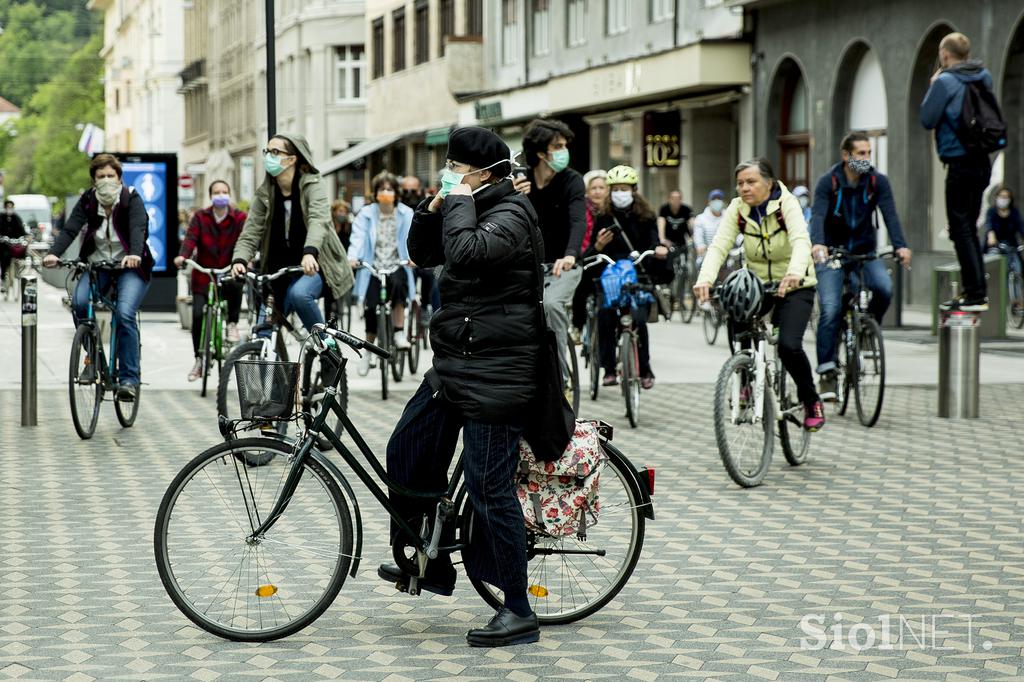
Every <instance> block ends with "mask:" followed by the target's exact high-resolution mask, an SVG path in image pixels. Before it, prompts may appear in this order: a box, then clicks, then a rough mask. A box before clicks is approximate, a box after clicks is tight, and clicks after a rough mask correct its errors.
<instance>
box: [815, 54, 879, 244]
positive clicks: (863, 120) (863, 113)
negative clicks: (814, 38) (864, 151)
mask: <svg viewBox="0 0 1024 682" xmlns="http://www.w3.org/2000/svg"><path fill="white" fill-rule="evenodd" d="M833 101H834V104H833V107H832V111H833V131H832V133H833V134H832V142H833V144H832V147H833V149H834V152H833V153H834V154H836V155H838V154H839V145H840V143H841V141H842V139H843V136H844V135H845V134H846V133H847V131H850V130H857V131H860V132H862V133H866V134H867V135H868V136H869V137H870V138H871V157H872V163H873V164H874V166H875V168H877V169H878V170H879V171H881V172H882V173H886V174H888V172H889V134H888V133H889V102H888V97H887V95H886V88H885V79H884V77H883V75H882V65H881V62H879V60H878V54H877V53H876V52H875V51H874V50H872V49H871V47H870V46H869V45H868V44H867V43H864V42H863V41H858V42H856V43H854V44H853V45H851V46H850V48H849V49H848V50H847V51H846V54H845V55H844V56H843V59H842V62H841V65H840V67H839V71H838V75H837V78H836V91H835V96H834V100H833ZM830 151H833V150H830ZM878 218H879V220H878V223H879V225H878V227H879V234H878V239H879V242H878V243H879V245H880V246H884V245H886V244H888V240H889V235H888V231H887V230H886V229H885V223H884V221H883V220H882V218H881V215H879V216H878Z"/></svg>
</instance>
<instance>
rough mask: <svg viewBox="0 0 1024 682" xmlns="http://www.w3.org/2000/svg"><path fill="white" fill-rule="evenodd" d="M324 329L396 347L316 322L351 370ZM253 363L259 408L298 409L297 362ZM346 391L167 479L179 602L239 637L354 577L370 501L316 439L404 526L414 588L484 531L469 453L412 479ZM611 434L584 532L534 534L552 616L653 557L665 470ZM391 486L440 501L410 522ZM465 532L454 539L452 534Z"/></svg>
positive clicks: (531, 556) (538, 595)
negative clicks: (398, 468)
mask: <svg viewBox="0 0 1024 682" xmlns="http://www.w3.org/2000/svg"><path fill="white" fill-rule="evenodd" d="M322 334H323V335H328V336H330V337H331V338H333V339H336V340H337V341H339V342H341V343H343V344H346V345H348V346H349V347H350V348H352V349H353V350H355V351H357V352H358V351H363V352H367V351H368V352H371V353H373V354H374V355H376V356H377V357H378V358H380V359H381V360H384V361H386V360H389V359H390V358H389V356H388V353H387V351H385V350H384V349H382V348H379V347H377V346H374V345H373V344H370V343H368V342H366V341H363V340H362V339H358V338H356V337H354V336H352V335H351V334H348V333H347V332H343V331H339V330H335V329H331V328H328V327H326V326H323V325H315V326H314V328H313V330H312V334H311V336H310V344H311V348H312V349H314V351H315V353H317V354H319V355H320V356H321V357H324V356H326V357H327V358H329V360H330V361H331V362H332V363H335V365H336V366H337V367H338V368H339V369H338V372H339V373H343V372H344V365H345V362H346V361H345V359H344V358H343V357H342V356H341V354H340V353H339V352H338V351H337V350H336V349H334V348H329V347H328V346H327V344H326V343H325V342H324V340H323V339H321V335H322ZM252 369H253V370H255V372H254V374H253V375H252V377H251V381H247V386H249V387H251V388H252V389H253V393H252V394H248V395H247V401H246V402H248V403H249V405H250V408H249V409H248V410H247V413H248V414H249V415H250V417H251V418H252V419H255V420H256V421H259V415H260V414H261V410H260V407H261V406H264V407H266V408H267V409H266V411H267V412H270V413H272V414H273V416H274V418H277V417H280V416H281V413H280V412H275V410H282V409H283V410H285V411H287V409H288V404H289V401H288V394H289V391H290V390H293V389H294V386H292V387H289V386H288V381H289V378H290V377H293V376H294V375H295V372H294V370H293V369H289V368H281V369H282V370H284V371H279V370H278V368H269V367H263V368H260V367H253V368H252ZM339 376H340V374H339ZM333 378H334V379H338V377H333ZM275 379H276V380H275ZM291 381H292V383H294V380H293V379H292V380H291ZM261 389H264V392H262V393H261ZM337 394H338V387H337V385H336V384H335V383H334V382H332V385H330V386H329V388H328V389H327V391H326V394H325V397H324V400H323V401H322V403H321V405H320V410H319V412H318V413H317V414H316V415H315V416H312V417H311V420H310V425H309V428H308V430H307V431H306V432H305V433H303V434H302V436H301V437H300V438H298V439H295V440H290V439H286V438H247V439H241V440H235V441H228V442H224V443H221V444H219V445H216V446H214V447H212V448H210V449H208V450H206V451H205V452H203V453H201V454H199V455H198V456H196V457H195V458H194V459H193V460H192V461H191V462H189V463H188V464H186V465H185V467H184V468H183V469H182V470H181V471H180V472H179V473H178V475H177V476H175V478H174V480H173V481H172V483H171V484H170V486H169V487H168V488H167V491H166V493H165V494H164V496H163V499H162V501H161V503H160V508H159V511H158V512H157V517H156V525H155V528H154V536H153V541H154V550H155V558H156V565H157V570H158V572H159V574H160V578H161V580H162V582H163V585H164V587H165V589H166V590H167V594H168V595H169V596H170V598H171V600H172V601H173V602H174V604H175V605H176V606H177V607H178V609H179V610H181V612H182V613H183V614H185V616H187V617H188V618H189V619H190V620H191V621H192V622H194V623H195V624H196V625H198V626H199V627H201V628H202V629H204V630H206V631H207V632H210V633H213V634H215V635H217V636H219V637H224V638H227V639H232V640H239V641H259V642H262V641H269V640H273V639H278V638H281V637H286V636H288V635H290V634H292V633H295V632H298V631H299V630H301V629H302V628H304V627H306V626H307V625H309V624H310V623H312V622H313V621H315V620H316V619H317V618H318V617H319V616H320V615H321V614H322V613H323V612H324V611H325V610H326V609H327V608H328V607H329V606H330V605H331V603H332V602H333V601H334V598H335V597H336V596H337V594H338V592H339V591H340V590H341V588H342V585H343V584H344V582H345V578H346V576H348V575H351V576H355V574H356V570H357V569H358V567H359V564H360V562H361V561H362V560H363V558H364V557H363V556H362V551H363V528H362V516H361V513H360V509H359V504H358V502H357V499H356V496H355V491H354V490H353V488H352V486H351V485H350V484H349V482H348V479H347V478H346V477H345V475H344V474H343V473H342V471H341V469H339V468H338V466H336V465H335V463H334V462H332V461H331V460H330V459H329V458H328V457H327V456H326V455H324V454H323V453H322V452H320V451H318V450H317V449H316V447H315V445H316V442H317V440H318V439H319V438H326V439H327V440H329V441H330V442H331V443H332V444H333V446H334V448H335V449H336V450H337V452H338V454H339V456H340V457H341V459H343V460H344V462H345V463H346V464H347V465H348V466H349V467H350V468H351V470H352V472H353V473H355V475H356V477H357V478H358V479H359V480H360V481H361V482H362V483H363V485H365V486H366V487H367V489H368V490H369V491H370V493H371V494H372V495H373V497H374V498H375V499H376V501H377V502H378V504H380V505H381V507H383V508H384V510H385V511H387V513H388V515H389V516H390V517H391V519H393V520H394V522H395V523H396V524H397V526H398V527H399V528H400V529H401V531H400V532H399V533H397V534H396V540H395V541H394V543H393V544H392V554H393V555H394V559H395V561H396V562H397V563H398V565H399V567H401V568H402V570H403V571H404V572H405V573H407V574H408V575H410V576H416V577H415V578H410V580H409V583H408V587H407V591H408V592H409V593H410V594H418V593H419V582H418V581H419V579H420V577H422V576H423V575H425V571H426V567H427V564H428V563H429V561H430V560H432V559H435V558H437V557H438V556H439V555H441V554H451V553H453V552H458V551H461V550H462V549H463V548H464V547H466V546H467V544H468V543H470V542H472V538H473V525H474V520H473V512H472V507H471V505H470V504H469V501H468V498H467V494H466V488H465V485H464V484H463V482H462V474H463V468H462V460H461V458H460V459H459V460H458V461H457V462H456V464H455V468H454V471H453V474H452V477H451V481H450V483H449V485H448V487H447V489H446V490H439V491H434V492H429V493H423V492H417V491H413V490H410V489H407V488H404V487H403V486H401V485H399V484H397V483H396V482H395V481H393V480H392V479H391V478H390V477H389V476H388V474H387V471H385V469H384V467H383V466H382V465H381V463H380V461H379V460H378V459H377V457H376V456H375V455H374V453H373V451H372V450H371V449H370V447H369V446H368V445H367V444H366V441H365V440H364V439H363V437H362V436H361V435H360V434H359V432H358V430H357V429H356V427H355V425H354V424H353V423H352V421H351V419H350V418H349V415H348V414H347V412H346V411H345V410H344V408H343V407H342V406H341V405H339V404H338V402H337V399H336V398H337ZM240 398H241V395H240ZM332 416H333V417H335V418H336V419H337V421H338V422H339V423H340V425H341V429H342V430H343V432H344V433H346V434H348V436H349V438H350V439H351V442H353V443H354V444H355V446H356V449H357V450H358V452H359V453H360V454H361V455H362V456H363V459H365V461H366V463H367V464H368V465H369V468H367V467H366V466H364V464H363V463H362V462H361V461H360V458H359V457H357V456H356V454H354V453H353V452H352V451H350V450H349V448H348V447H347V446H346V445H345V443H344V442H343V441H342V440H341V438H340V432H336V431H334V430H332V429H330V428H328V426H327V422H328V419H330V418H331V417H332ZM600 434H601V448H602V450H603V452H604V454H605V455H606V458H602V463H601V465H600V468H599V472H600V476H601V478H600V517H599V518H597V517H596V516H595V517H594V518H593V519H591V518H588V519H587V522H586V524H585V531H583V530H580V531H578V532H576V533H575V534H572V535H569V536H564V537H555V536H552V535H548V534H546V533H543V532H534V531H529V532H528V534H527V556H528V560H529V568H528V576H529V577H528V580H529V594H530V595H531V599H532V602H533V604H532V605H533V608H534V610H535V611H536V613H537V615H538V618H539V619H540V621H541V623H544V624H556V623H568V622H572V621H575V620H578V619H580V618H584V617H586V616H588V615H590V614H592V613H594V612H596V611H597V610H598V609H600V608H601V607H602V606H604V605H605V604H607V603H608V602H609V601H610V600H611V599H612V598H613V597H614V596H615V595H616V594H618V592H619V590H621V589H622V586H623V585H625V583H626V581H627V580H629V577H630V575H631V574H632V572H633V569H634V567H635V566H636V563H637V560H638V559H639V557H640V552H641V549H642V547H643V540H644V529H645V522H646V520H647V519H653V518H654V512H653V506H652V502H651V491H652V489H653V481H654V474H653V470H647V469H644V470H638V469H636V468H635V467H634V466H633V465H632V464H630V462H629V461H628V460H627V459H626V457H625V456H624V455H623V454H622V453H621V452H619V450H618V449H616V448H615V447H614V446H613V445H612V444H611V442H610V441H611V436H612V434H611V430H610V428H609V427H607V426H606V425H601V428H600ZM346 440H349V439H348V438H347V439H346ZM251 456H256V457H259V458H266V459H268V460H269V461H268V463H267V465H266V466H263V467H260V468H250V467H247V466H245V460H246V459H247V458H248V457H251ZM378 481H381V482H382V483H383V486H382V485H381V484H380V483H378ZM389 491H391V492H394V493H397V494H399V495H402V496H406V497H417V498H421V499H429V500H431V501H432V502H433V503H434V504H436V511H435V513H434V514H433V516H432V517H431V516H428V515H424V516H423V517H422V518H421V519H417V520H416V521H415V522H413V523H410V522H409V521H407V520H406V519H405V518H403V516H402V514H401V513H400V512H399V511H398V510H396V509H395V507H394V506H393V505H392V504H391V501H390V500H389V498H388V492H389ZM446 529H447V530H448V531H449V533H447V534H446V533H445V530H446ZM451 531H454V534H453V533H451ZM385 532H386V531H385ZM453 535H454V537H456V540H455V541H454V543H453V544H445V543H444V542H442V538H443V537H452V536H453ZM473 586H474V588H476V590H477V592H478V593H479V594H480V595H481V596H482V597H483V599H484V600H485V601H486V602H487V603H488V604H489V605H491V606H493V607H494V608H498V607H499V606H500V605H501V604H502V601H503V597H502V594H501V593H500V591H499V590H497V589H496V588H495V587H494V586H492V585H489V584H487V583H483V582H479V581H473Z"/></svg>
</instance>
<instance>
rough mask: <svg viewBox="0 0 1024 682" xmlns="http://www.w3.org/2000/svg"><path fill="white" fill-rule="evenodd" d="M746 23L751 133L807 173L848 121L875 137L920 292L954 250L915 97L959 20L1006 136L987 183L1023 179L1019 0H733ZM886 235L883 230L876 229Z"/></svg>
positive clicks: (788, 170) (780, 160) (1023, 47)
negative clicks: (986, 74)
mask: <svg viewBox="0 0 1024 682" xmlns="http://www.w3.org/2000/svg"><path fill="white" fill-rule="evenodd" d="M732 4H734V5H743V6H744V9H745V11H746V14H747V22H748V25H749V26H751V27H753V31H752V34H753V43H754V48H753V62H754V64H755V66H754V104H755V111H756V115H755V117H754V130H755V135H754V139H755V145H756V147H757V149H758V151H759V152H760V153H763V154H765V155H766V156H768V158H769V159H771V160H772V161H773V163H774V164H775V165H776V167H777V168H778V172H779V173H780V175H781V176H782V178H783V180H784V181H786V182H787V183H789V184H791V185H793V184H808V185H809V184H810V183H813V182H814V181H815V179H816V178H817V177H818V176H820V175H821V174H823V173H825V172H826V171H827V170H828V168H829V167H830V166H831V165H832V164H834V163H836V161H837V160H838V158H839V151H838V147H839V143H840V141H841V139H842V137H843V135H844V134H845V133H846V131H848V130H863V131H866V132H868V134H869V135H870V136H872V138H873V139H874V145H873V151H874V160H875V165H876V166H877V167H878V168H879V169H880V170H882V171H883V172H885V173H887V174H888V175H889V178H890V180H891V181H892V186H893V190H894V192H895V195H896V205H897V210H898V212H899V215H900V220H901V222H902V223H903V226H904V232H905V233H906V237H907V239H908V241H909V243H910V246H911V248H912V249H914V250H915V252H916V255H915V260H914V269H913V270H912V271H911V285H910V286H909V287H908V288H907V289H906V290H905V292H904V295H905V299H906V300H907V301H908V302H912V303H927V302H929V301H930V300H931V299H930V295H931V291H930V288H931V268H932V266H933V265H935V264H937V263H939V262H948V261H950V260H952V243H951V242H950V241H949V239H948V237H947V235H946V214H945V203H944V201H945V200H944V196H943V192H944V185H943V182H944V178H945V170H944V169H943V167H942V164H941V162H940V161H939V159H938V157H937V155H936V154H935V145H934V142H933V140H932V135H931V133H930V132H929V131H926V130H924V129H923V128H922V127H921V125H920V123H919V117H918V113H919V105H920V103H921V100H922V99H923V98H924V94H925V92H926V91H927V88H928V85H929V82H930V79H931V76H932V74H933V73H934V72H935V70H936V68H937V67H938V45H939V41H940V40H941V39H942V38H943V36H945V35H946V34H948V33H951V32H953V31H960V32H962V33H964V34H966V35H967V36H968V37H969V38H970V39H971V41H972V44H973V56H975V57H979V58H981V59H982V60H983V61H984V62H985V65H986V66H987V67H988V69H989V70H990V71H991V72H992V77H993V81H994V84H995V89H996V93H997V95H999V97H1000V99H1001V102H1002V107H1003V113H1004V116H1005V117H1006V119H1007V123H1008V124H1009V127H1010V131H1009V133H1010V134H1009V140H1010V146H1009V147H1008V148H1007V149H1006V150H1005V151H1004V152H1003V153H1002V154H1000V155H998V156H997V157H996V158H995V163H994V168H993V174H992V183H993V185H994V184H996V183H999V182H1006V183H1007V184H1008V185H1009V186H1010V187H1011V188H1013V189H1014V190H1015V191H1016V190H1019V189H1020V188H1021V186H1022V185H1021V183H1022V182H1024V156H1022V155H1021V153H1020V144H1021V139H1022V138H1021V135H1022V134H1024V106H1022V99H1024V6H1022V5H1021V3H1020V2H1019V0H978V2H970V3H964V2H956V1H954V0H932V1H931V2H928V3H920V2H914V1H913V0H899V1H897V2H893V1H892V0H888V1H886V0H864V1H863V2H860V3H856V4H853V5H851V4H850V3H844V2H840V1H838V0H819V1H818V2H813V3H809V2H796V1H792V2H780V1H772V2H768V1H758V0H754V1H747V2H742V1H734V2H733V3H732ZM880 238H881V239H882V240H883V241H884V239H885V235H884V231H883V234H882V235H880Z"/></svg>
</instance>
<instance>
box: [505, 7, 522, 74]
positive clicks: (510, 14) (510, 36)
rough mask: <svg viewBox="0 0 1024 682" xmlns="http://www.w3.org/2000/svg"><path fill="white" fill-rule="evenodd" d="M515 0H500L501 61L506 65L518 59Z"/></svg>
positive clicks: (517, 23)
mask: <svg viewBox="0 0 1024 682" xmlns="http://www.w3.org/2000/svg"><path fill="white" fill-rule="evenodd" d="M518 4H519V3H518V2H517V0H501V63H502V64H504V65H506V66H508V65H510V64H515V63H516V62H517V61H518V60H519V22H518V19H519V17H518V16H517V14H518V11H517V10H518V9H519V8H518V7H517V5H518Z"/></svg>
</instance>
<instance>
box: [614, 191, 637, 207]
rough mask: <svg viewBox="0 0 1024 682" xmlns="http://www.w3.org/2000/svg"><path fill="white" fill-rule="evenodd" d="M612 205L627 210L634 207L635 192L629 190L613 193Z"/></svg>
mask: <svg viewBox="0 0 1024 682" xmlns="http://www.w3.org/2000/svg"><path fill="white" fill-rule="evenodd" d="M612 205H614V206H615V208H621V209H626V208H629V207H630V206H632V205H633V192H632V190H628V189H617V190H613V191H612Z"/></svg>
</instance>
